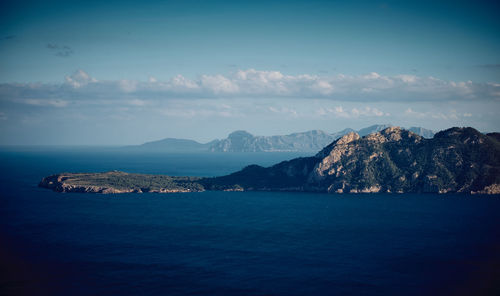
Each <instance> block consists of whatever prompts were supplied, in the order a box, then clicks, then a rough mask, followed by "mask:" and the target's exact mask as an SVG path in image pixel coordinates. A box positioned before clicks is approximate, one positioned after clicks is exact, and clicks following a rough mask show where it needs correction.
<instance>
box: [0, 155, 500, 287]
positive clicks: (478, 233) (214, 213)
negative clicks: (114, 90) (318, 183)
mask: <svg viewBox="0 0 500 296" xmlns="http://www.w3.org/2000/svg"><path fill="white" fill-rule="evenodd" d="M42 150H43V151H42ZM42 150H40V149H38V150H34V149H21V148H17V149H9V150H6V149H3V150H2V151H1V152H0V172H1V173H0V188H1V195H0V196H1V198H0V222H1V226H0V242H1V243H0V263H1V277H0V294H1V295H3V294H6V295H498V294H499V292H500V289H499V284H498V282H499V281H498V279H499V278H500V272H499V271H500V227H499V226H500V215H499V213H500V198H499V197H485V196H472V197H469V196H462V195H447V196H439V195H411V194H408V195H358V196H335V195H327V194H306V193H270V192H203V193H182V194H167V195H161V194H125V195H92V194H76V193H75V194H60V193H55V192H52V191H49V190H46V189H41V188H38V187H37V186H36V185H37V183H38V181H39V180H40V179H41V178H42V177H43V176H45V175H48V174H51V173H57V172H61V171H105V170H112V169H119V170H124V171H128V172H143V173H164V174H172V175H200V176H210V175H220V174H225V173H228V172H231V171H234V170H237V169H240V168H241V167H243V166H245V165H247V164H249V163H259V164H262V165H270V164H272V163H274V162H276V161H279V160H283V159H287V158H291V157H295V156H297V155H293V154H251V155H250V156H248V155H246V156H245V155H244V154H240V155H238V154H195V155H187V154H184V155H182V154H177V155H175V154H166V155H165V154H147V155H145V154H141V153H127V152H123V151H119V150H116V149H93V148H92V149H91V148H86V149H83V148H82V149H78V150H74V149H73V150H69V149H67V148H59V149H46V148H45V149H42Z"/></svg>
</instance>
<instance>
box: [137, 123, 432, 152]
mask: <svg viewBox="0 0 500 296" xmlns="http://www.w3.org/2000/svg"><path fill="white" fill-rule="evenodd" d="M389 126H390V125H389V124H382V125H372V126H369V127H366V128H363V129H360V130H358V131H355V130H353V129H351V128H347V129H344V130H342V131H340V132H336V133H332V134H329V133H326V132H324V131H321V130H311V131H306V132H300V133H293V134H289V135H279V136H254V135H252V134H250V133H249V132H247V131H242V130H240V131H235V132H232V133H231V134H229V136H228V137H227V138H226V139H222V140H213V141H211V142H209V143H206V144H202V143H199V142H196V141H193V140H186V139H173V138H167V139H163V140H159V141H153V142H147V143H144V144H142V145H139V146H130V147H129V148H134V149H148V150H155V151H156V150H157V151H165V152H203V151H210V152H316V151H319V150H321V149H322V148H323V147H325V146H326V145H328V144H330V143H331V142H332V141H334V140H336V139H338V138H340V137H342V136H344V135H346V134H348V133H350V132H357V133H358V134H359V135H360V136H365V135H368V134H371V133H374V132H378V131H381V130H383V129H385V128H387V127H389ZM410 129H411V130H412V131H413V132H415V133H416V134H419V135H421V136H423V137H427V138H431V137H432V136H433V135H434V132H432V131H431V130H427V129H424V128H421V127H412V128H410Z"/></svg>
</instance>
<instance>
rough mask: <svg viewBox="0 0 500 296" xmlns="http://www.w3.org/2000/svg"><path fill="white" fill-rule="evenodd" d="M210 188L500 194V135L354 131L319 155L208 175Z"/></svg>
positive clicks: (461, 130) (206, 184)
mask: <svg viewBox="0 0 500 296" xmlns="http://www.w3.org/2000/svg"><path fill="white" fill-rule="evenodd" d="M200 182H201V183H202V184H203V186H204V187H205V188H207V189H212V190H225V189H231V188H241V189H243V190H274V191H282V190H285V191H318V192H330V193H373V192H397V193H405V192H436V193H447V192H463V193H495V194H498V193H500V142H499V134H498V133H495V134H486V135H484V134H481V133H480V132H478V131H477V130H475V129H473V128H451V129H448V130H445V131H441V132H439V133H437V134H436V135H435V136H434V138H432V139H425V138H424V137H422V136H420V135H417V134H416V133H413V132H411V131H408V130H404V129H401V128H399V127H388V128H385V129H383V130H382V131H380V132H376V133H372V134H369V135H366V136H364V137H361V136H360V135H359V134H357V133H355V132H351V133H348V134H346V135H344V136H343V137H341V138H339V139H337V140H335V141H334V142H332V143H331V144H330V145H328V146H326V147H325V148H323V149H322V150H321V151H320V152H319V153H318V154H316V155H315V156H313V157H303V158H296V159H292V160H290V161H284V162H281V163H279V164H276V165H274V166H272V167H269V168H264V167H260V166H257V165H251V166H248V167H246V168H244V169H243V170H241V171H239V172H236V173H233V174H231V175H228V176H223V177H216V178H211V179H203V180H201V181H200Z"/></svg>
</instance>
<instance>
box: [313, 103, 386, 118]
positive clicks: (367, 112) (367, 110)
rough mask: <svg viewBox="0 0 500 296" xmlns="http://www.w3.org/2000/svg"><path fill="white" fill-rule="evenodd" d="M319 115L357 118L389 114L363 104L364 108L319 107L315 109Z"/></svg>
mask: <svg viewBox="0 0 500 296" xmlns="http://www.w3.org/2000/svg"><path fill="white" fill-rule="evenodd" d="M316 114H317V115H319V116H329V115H333V116H334V117H338V118H346V119H347V118H359V117H382V116H389V115H390V114H389V113H386V112H383V111H381V110H379V109H377V108H374V107H369V106H365V107H364V108H352V109H350V110H348V109H345V108H344V107H342V106H336V107H333V108H319V109H318V110H317V111H316Z"/></svg>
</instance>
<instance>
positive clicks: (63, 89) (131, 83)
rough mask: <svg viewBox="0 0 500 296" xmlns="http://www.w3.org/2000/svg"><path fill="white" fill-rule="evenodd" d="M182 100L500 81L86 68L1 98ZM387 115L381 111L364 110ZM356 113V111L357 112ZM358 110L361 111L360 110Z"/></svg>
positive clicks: (493, 90)
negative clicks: (108, 73)
mask: <svg viewBox="0 0 500 296" xmlns="http://www.w3.org/2000/svg"><path fill="white" fill-rule="evenodd" d="M124 97H125V98H126V99H129V100H130V99H139V98H141V99H142V98H147V99H176V98H191V99H198V98H264V99H268V98H298V99H329V100H335V101H346V102H347V101H351V102H383V101H388V102H410V101H412V102H419V101H474V100H478V101H488V100H489V101H500V84H498V83H475V82H472V81H445V80H441V79H437V78H434V77H431V76H429V77H418V76H415V75H408V74H401V75H395V76H385V75H382V74H380V73H375V72H372V73H369V74H366V75H358V76H355V75H345V74H338V75H334V76H317V75H309V74H301V75H285V74H283V73H281V72H278V71H259V70H255V69H248V70H239V71H237V72H236V73H234V74H231V75H221V74H215V75H200V76H199V78H197V79H188V78H186V77H184V76H182V75H180V74H179V75H176V76H174V77H172V78H171V79H169V80H167V81H159V80H157V79H156V78H149V79H148V81H145V82H141V81H135V80H117V81H98V80H97V79H95V78H93V77H91V76H90V75H89V74H87V73H85V72H84V71H82V70H78V71H76V72H75V73H73V74H72V75H70V76H67V77H66V80H65V83H63V84H60V85H57V84H55V85H54V84H43V83H42V84H34V83H17V84H16V83H10V84H0V100H2V99H3V100H11V101H16V100H26V99H37V100H40V99H44V100H65V101H68V100H88V99H89V98H92V99H94V100H102V101H105V100H120V99H122V98H124ZM358 112H359V113H360V114H361V113H363V112H365V113H366V112H368V113H370V114H372V115H375V116H381V115H380V114H381V113H380V112H377V111H373V110H371V111H366V110H358ZM351 113H352V112H351ZM354 113H356V111H354Z"/></svg>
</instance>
